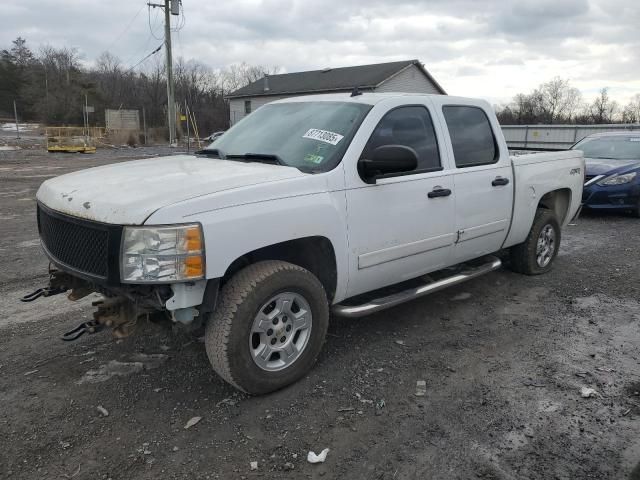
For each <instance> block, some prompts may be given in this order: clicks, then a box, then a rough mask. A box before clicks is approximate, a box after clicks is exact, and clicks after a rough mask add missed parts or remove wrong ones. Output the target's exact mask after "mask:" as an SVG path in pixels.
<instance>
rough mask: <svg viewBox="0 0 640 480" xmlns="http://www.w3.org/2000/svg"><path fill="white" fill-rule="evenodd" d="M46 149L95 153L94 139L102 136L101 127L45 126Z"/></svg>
mask: <svg viewBox="0 0 640 480" xmlns="http://www.w3.org/2000/svg"><path fill="white" fill-rule="evenodd" d="M45 132H46V135H47V151H49V152H81V153H95V151H96V139H98V138H100V137H102V136H104V128H101V127H89V128H83V127H47V128H46V130H45Z"/></svg>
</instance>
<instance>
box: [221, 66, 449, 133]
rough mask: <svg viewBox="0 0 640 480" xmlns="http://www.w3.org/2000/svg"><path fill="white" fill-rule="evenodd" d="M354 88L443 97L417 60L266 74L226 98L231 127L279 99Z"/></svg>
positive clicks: (436, 84) (345, 90) (438, 86)
mask: <svg viewBox="0 0 640 480" xmlns="http://www.w3.org/2000/svg"><path fill="white" fill-rule="evenodd" d="M354 87H358V88H359V89H360V90H361V91H363V92H366V91H368V92H407V93H434V94H441V95H446V92H445V91H444V89H443V88H442V87H441V86H440V85H439V84H438V82H436V80H435V79H434V78H433V77H432V76H431V74H430V73H429V72H428V71H427V70H426V69H425V68H424V66H423V65H422V64H421V63H420V62H419V61H418V60H404V61H401V62H390V63H376V64H373V65H359V66H355V67H341V68H325V69H324V70H312V71H309V72H295V73H284V74H280V75H269V76H267V75H265V76H264V77H262V78H261V79H259V80H257V81H255V82H253V83H251V84H249V85H247V86H246V87H242V88H240V89H238V90H236V91H235V92H233V93H231V94H230V95H227V99H228V100H229V116H230V118H229V121H230V124H231V125H233V124H234V123H236V122H237V121H238V120H240V119H242V118H244V117H245V116H246V115H248V114H249V113H251V112H253V111H254V110H255V109H257V108H258V107H261V106H262V105H264V104H265V103H269V102H273V101H274V100H279V99H281V98H287V97H294V96H300V95H313V94H321V93H338V92H350V91H351V90H353V88H354Z"/></svg>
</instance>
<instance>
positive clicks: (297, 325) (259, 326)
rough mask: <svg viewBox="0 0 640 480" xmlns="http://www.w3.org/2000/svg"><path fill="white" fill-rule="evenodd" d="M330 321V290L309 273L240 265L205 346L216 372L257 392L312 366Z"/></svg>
mask: <svg viewBox="0 0 640 480" xmlns="http://www.w3.org/2000/svg"><path fill="white" fill-rule="evenodd" d="M328 325H329V304H328V301H327V295H326V292H325V290H324V287H323V286H322V284H321V283H320V281H319V280H318V279H317V278H316V277H315V276H314V275H313V274H312V273H311V272H309V271H308V270H305V269H304V268H302V267H299V266H297V265H294V264H291V263H287V262H282V261H275V260H269V261H263V262H258V263H255V264H252V265H249V266H248V267H246V268H244V269H242V270H240V271H239V272H238V273H236V274H235V275H234V276H233V277H232V278H231V279H230V280H229V282H228V283H227V284H226V285H225V286H224V287H223V288H222V291H221V293H220V298H219V301H218V305H217V307H216V309H215V312H214V313H213V314H212V315H211V318H209V321H208V322H207V327H206V334H205V346H206V350H207V355H208V357H209V361H210V362H211V365H212V366H213V369H214V370H215V371H216V373H218V375H220V376H221V377H222V378H223V379H224V380H225V381H227V382H228V383H230V384H231V385H233V386H234V387H236V388H238V389H240V390H242V391H244V392H247V393H250V394H256V395H259V394H264V393H268V392H272V391H275V390H279V389H281V388H283V387H285V386H287V385H289V384H291V383H293V382H295V381H297V380H298V379H300V378H301V377H303V376H304V375H305V374H306V373H307V372H308V371H309V370H310V369H311V367H312V366H313V364H314V363H315V361H316V358H317V357H318V354H319V353H320V350H321V349H322V344H323V343H324V340H325V336H326V333H327V327H328Z"/></svg>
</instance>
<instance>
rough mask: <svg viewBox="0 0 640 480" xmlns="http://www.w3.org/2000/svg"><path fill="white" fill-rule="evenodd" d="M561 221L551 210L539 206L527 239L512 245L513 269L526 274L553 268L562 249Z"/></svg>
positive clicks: (537, 273)
mask: <svg viewBox="0 0 640 480" xmlns="http://www.w3.org/2000/svg"><path fill="white" fill-rule="evenodd" d="M560 238H561V233H560V223H559V222H558V220H557V219H556V217H555V215H554V214H553V212H551V210H547V209H545V208H539V209H538V210H537V211H536V215H535V217H534V219H533V225H532V226H531V230H530V231H529V235H528V236H527V239H526V240H525V241H524V242H523V243H521V244H520V245H515V246H514V247H511V252H510V253H511V269H512V270H514V271H515V272H518V273H524V274H525V275H540V274H542V273H547V272H548V271H549V270H551V267H552V265H553V261H554V260H555V259H556V256H557V255H558V250H559V249H560Z"/></svg>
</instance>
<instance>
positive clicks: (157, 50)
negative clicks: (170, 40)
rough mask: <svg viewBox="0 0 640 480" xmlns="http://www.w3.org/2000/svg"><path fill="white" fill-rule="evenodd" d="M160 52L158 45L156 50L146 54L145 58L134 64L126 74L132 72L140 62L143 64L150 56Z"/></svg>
mask: <svg viewBox="0 0 640 480" xmlns="http://www.w3.org/2000/svg"><path fill="white" fill-rule="evenodd" d="M160 50H162V45H160V46H159V47H158V48H156V49H155V50H154V51H153V52H151V53H150V54H148V55H147V56H145V57H144V58H143V59H142V60H140V61H139V62H138V63H136V64H135V65H134V66H133V67H131V68H130V69H129V70H127V72H130V71H132V70H133V69H134V68H136V67H137V66H138V65H140V64H141V63H142V62H144V61H145V60H146V59H147V58H149V57H150V56H152V55H155V54H156V53H158V52H159V51H160Z"/></svg>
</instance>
